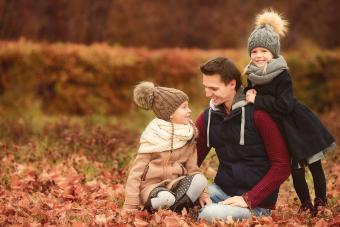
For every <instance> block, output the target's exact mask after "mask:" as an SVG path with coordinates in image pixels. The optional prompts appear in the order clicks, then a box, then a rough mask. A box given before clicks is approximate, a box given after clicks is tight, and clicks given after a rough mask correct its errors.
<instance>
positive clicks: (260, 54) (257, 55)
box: [250, 47, 273, 67]
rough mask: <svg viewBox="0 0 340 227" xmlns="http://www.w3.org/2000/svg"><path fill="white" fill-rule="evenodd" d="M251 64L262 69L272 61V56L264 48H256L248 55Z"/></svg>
mask: <svg viewBox="0 0 340 227" xmlns="http://www.w3.org/2000/svg"><path fill="white" fill-rule="evenodd" d="M250 58H251V62H252V63H253V64H254V65H256V66H257V67H263V66H264V65H265V64H267V63H268V62H269V61H270V60H272V59H273V54H272V53H271V52H270V51H269V50H268V49H266V48H263V47H256V48H254V49H253V50H252V51H251V53H250Z"/></svg>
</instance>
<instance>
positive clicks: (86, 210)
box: [0, 110, 340, 227]
mask: <svg viewBox="0 0 340 227" xmlns="http://www.w3.org/2000/svg"><path fill="white" fill-rule="evenodd" d="M337 113H338V111H336V110H334V111H330V112H329V113H327V114H326V115H324V116H323V117H322V120H323V121H324V122H325V124H327V126H328V127H329V128H330V130H331V131H332V132H333V134H334V135H335V136H336V139H337V141H339V139H340V117H339V116H338V114H337ZM0 130H1V140H0V141H1V144H0V149H1V150H0V157H1V159H0V163H1V164H0V166H1V170H0V226H79V227H80V226H95V225H104V226H210V225H208V224H207V223H205V222H198V221H197V220H196V217H197V213H198V210H199V209H198V207H197V208H195V209H193V210H190V211H185V210H184V211H183V212H182V214H181V215H178V214H176V213H173V212H171V211H165V210H162V211H159V212H157V213H155V214H153V215H150V214H148V213H146V212H144V211H141V212H137V213H134V214H122V213H121V205H122V203H123V200H124V182H125V180H126V175H127V172H128V167H129V165H128V164H129V161H130V160H131V159H132V158H133V154H134V152H135V149H136V147H137V146H138V137H139V133H138V132H137V130H127V129H125V128H124V127H123V126H121V125H117V124H102V125H98V124H97V123H96V122H92V121H88V120H78V121H73V120H70V119H68V118H58V119H57V120H55V121H51V122H48V121H46V122H44V121H43V123H41V122H40V124H39V125H38V126H37V122H35V121H33V122H32V121H31V120H30V119H21V118H19V119H13V120H9V119H2V120H0ZM135 131H136V132H135ZM338 143H339V142H338ZM338 151H339V148H338V149H337V150H336V151H333V152H331V153H329V154H328V155H327V158H326V159H325V160H324V161H323V164H324V168H325V173H326V176H327V189H328V191H327V196H328V199H329V204H328V206H327V207H326V208H324V209H322V210H321V211H320V212H319V214H318V216H317V217H311V216H310V215H309V214H308V213H301V214H297V210H298V208H299V202H298V199H297V197H296V194H295V192H294V190H293V187H292V182H291V180H290V179H289V180H287V181H286V182H285V183H284V184H283V186H282V187H281V190H280V197H279V201H278V203H277V209H276V210H275V211H274V212H273V213H272V215H271V217H263V218H252V219H251V220H243V221H241V222H233V221H232V220H228V221H226V222H221V221H218V222H215V223H214V226H225V225H236V226H261V225H264V226H283V225H285V226H339V225H340V204H339V192H340V183H339V178H338V177H339V172H340V165H339V158H338V155H337V153H338ZM215 167H216V157H215V155H211V156H210V159H209V160H206V161H205V162H204V165H203V167H202V169H203V171H204V173H205V174H206V175H207V176H208V177H209V178H210V179H211V178H213V176H214V173H215ZM307 176H308V181H309V184H310V186H311V187H312V179H311V177H310V174H309V175H307ZM311 192H312V193H313V190H311ZM312 195H313V194H312Z"/></svg>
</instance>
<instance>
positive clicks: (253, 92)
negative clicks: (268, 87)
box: [246, 89, 257, 103]
mask: <svg viewBox="0 0 340 227" xmlns="http://www.w3.org/2000/svg"><path fill="white" fill-rule="evenodd" d="M256 93H257V92H256V90H255V89H249V90H248V91H247V93H246V101H247V102H248V103H254V102H255V97H256Z"/></svg>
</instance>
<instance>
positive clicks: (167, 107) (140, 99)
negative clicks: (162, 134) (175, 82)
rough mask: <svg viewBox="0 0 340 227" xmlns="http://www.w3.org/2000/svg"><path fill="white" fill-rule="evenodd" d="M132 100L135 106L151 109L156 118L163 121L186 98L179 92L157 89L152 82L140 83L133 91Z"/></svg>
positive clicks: (167, 119) (170, 89) (186, 98)
mask: <svg viewBox="0 0 340 227" xmlns="http://www.w3.org/2000/svg"><path fill="white" fill-rule="evenodd" d="M133 99H134V101H135V103H136V104H137V106H139V107H141V108H143V109H146V110H149V109H152V110H153V112H154V113H155V114H156V116H157V117H158V118H160V119H163V120H165V121H169V120H170V115H171V114H173V113H174V112H175V111H176V110H177V108H178V107H179V106H180V105H181V104H182V103H183V102H185V101H188V100H189V98H188V96H187V95H186V94H185V93H184V92H183V91H180V90H177V89H175V88H168V87H158V86H155V85H154V84H153V83H152V82H141V83H140V84H138V85H137V86H136V87H135V89H134V91H133Z"/></svg>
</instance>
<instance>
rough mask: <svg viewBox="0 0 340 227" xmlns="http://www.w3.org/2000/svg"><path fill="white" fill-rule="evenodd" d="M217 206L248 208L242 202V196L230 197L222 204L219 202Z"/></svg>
mask: <svg viewBox="0 0 340 227" xmlns="http://www.w3.org/2000/svg"><path fill="white" fill-rule="evenodd" d="M219 204H223V205H230V206H235V207H244V208H247V207H248V205H247V203H246V201H244V199H243V197H242V196H233V197H230V198H228V199H226V200H224V201H222V202H219Z"/></svg>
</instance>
